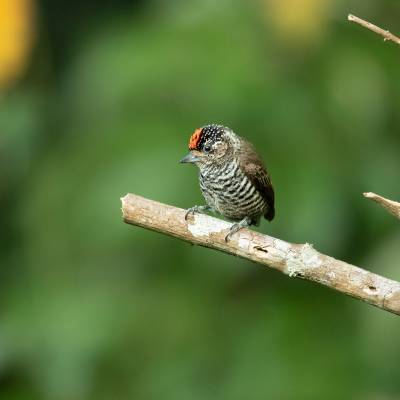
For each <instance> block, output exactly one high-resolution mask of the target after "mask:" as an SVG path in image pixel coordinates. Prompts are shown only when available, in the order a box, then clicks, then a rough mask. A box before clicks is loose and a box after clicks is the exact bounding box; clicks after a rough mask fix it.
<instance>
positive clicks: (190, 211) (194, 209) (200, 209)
mask: <svg viewBox="0 0 400 400" xmlns="http://www.w3.org/2000/svg"><path fill="white" fill-rule="evenodd" d="M205 211H212V208H211V207H210V206H194V207H190V208H189V209H188V210H187V211H186V214H185V221H187V219H188V216H189V215H190V214H192V215H194V214H195V213H202V212H205Z"/></svg>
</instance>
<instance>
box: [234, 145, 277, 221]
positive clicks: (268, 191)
mask: <svg viewBox="0 0 400 400" xmlns="http://www.w3.org/2000/svg"><path fill="white" fill-rule="evenodd" d="M241 141H242V143H241V146H240V148H241V150H240V156H239V159H240V166H241V168H242V171H243V172H244V173H245V174H246V176H247V178H248V179H250V181H251V183H252V184H253V185H254V186H255V188H256V189H257V190H258V192H259V193H260V194H261V196H262V197H263V198H264V200H265V201H266V202H267V204H268V209H267V211H266V213H265V214H264V217H265V218H266V219H267V220H269V221H272V219H273V218H274V216H275V204H274V203H275V195H274V188H273V187H272V183H271V178H270V177H269V175H268V172H267V170H266V168H265V165H264V163H263V161H262V160H261V158H260V156H259V155H258V154H257V152H256V151H255V149H254V147H253V146H252V145H251V144H250V143H249V142H246V141H245V140H244V139H241Z"/></svg>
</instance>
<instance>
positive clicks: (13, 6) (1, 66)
mask: <svg viewBox="0 0 400 400" xmlns="http://www.w3.org/2000/svg"><path fill="white" fill-rule="evenodd" d="M33 1H34V0H0V89H4V88H6V87H9V86H10V85H12V84H13V83H14V82H15V81H16V80H17V79H18V78H19V77H20V76H21V74H22V73H23V72H24V70H25V68H26V65H27V62H28V58H29V54H30V50H31V48H32V42H33V31H34V27H33Z"/></svg>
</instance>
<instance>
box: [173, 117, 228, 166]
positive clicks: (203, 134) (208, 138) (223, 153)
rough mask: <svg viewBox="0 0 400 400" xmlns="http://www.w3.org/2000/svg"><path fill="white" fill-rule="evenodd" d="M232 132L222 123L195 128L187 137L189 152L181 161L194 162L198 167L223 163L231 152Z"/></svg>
mask: <svg viewBox="0 0 400 400" xmlns="http://www.w3.org/2000/svg"><path fill="white" fill-rule="evenodd" d="M233 135H234V133H233V132H232V131H231V130H230V129H229V128H227V127H225V126H222V125H215V124H212V125H206V126H203V127H202V128H198V129H196V130H195V131H194V132H193V134H192V136H190V139H189V150H190V152H189V154H188V155H187V156H186V157H184V158H183V159H182V160H181V161H180V162H181V163H194V164H197V165H198V166H199V167H202V166H205V165H211V164H216V163H223V162H224V161H226V159H227V158H228V157H229V156H230V155H231V154H232V137H233Z"/></svg>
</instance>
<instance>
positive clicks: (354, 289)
mask: <svg viewBox="0 0 400 400" xmlns="http://www.w3.org/2000/svg"><path fill="white" fill-rule="evenodd" d="M121 201H122V215H123V219H124V221H125V222H126V223H128V224H132V225H137V226H141V227H143V228H146V229H151V230H154V231H157V232H161V233H164V234H166V235H170V236H174V237H177V238H179V239H182V240H185V241H187V242H190V243H193V244H198V245H200V246H204V247H209V248H213V249H216V250H220V251H224V252H226V253H229V254H233V255H236V256H240V257H242V258H246V259H248V260H251V261H254V262H256V263H259V264H262V265H265V266H267V267H270V268H274V269H276V270H278V271H280V272H282V273H284V274H286V275H289V276H290V277H298V278H302V279H307V280H309V281H313V282H317V283H319V284H321V285H324V286H328V287H330V288H331V289H335V290H337V291H339V292H341V293H344V294H347V295H349V296H352V297H355V298H358V299H360V300H363V301H365V302H367V303H369V304H372V305H374V306H376V307H379V308H382V309H384V310H387V311H389V312H392V313H394V314H398V315H400V283H399V282H396V281H393V280H391V279H387V278H384V277H382V276H379V275H376V274H374V273H372V272H368V271H365V270H363V269H361V268H358V267H356V266H354V265H351V264H347V263H345V262H343V261H339V260H335V259H334V258H332V257H329V256H326V255H324V254H321V253H319V252H318V251H316V250H315V249H314V248H313V246H312V245H310V244H308V243H306V244H292V243H288V242H285V241H283V240H280V239H275V238H273V237H271V236H267V235H263V234H261V233H258V232H254V231H251V230H249V229H242V230H241V231H239V232H238V233H237V234H235V235H234V236H233V237H232V239H231V240H230V241H229V243H226V242H225V236H226V234H227V232H228V229H229V227H230V226H231V224H230V223H228V222H226V221H222V220H220V219H217V218H213V217H210V216H208V215H203V214H195V215H194V216H190V217H189V221H188V222H187V221H185V213H186V211H185V210H183V209H181V208H176V207H172V206H169V205H166V204H162V203H158V202H155V201H153V200H149V199H146V198H144V197H140V196H137V195H134V194H127V195H126V196H125V197H123V198H121Z"/></svg>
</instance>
